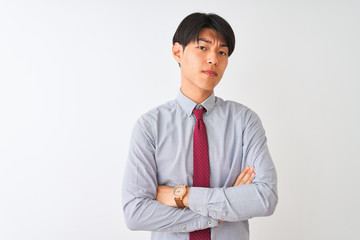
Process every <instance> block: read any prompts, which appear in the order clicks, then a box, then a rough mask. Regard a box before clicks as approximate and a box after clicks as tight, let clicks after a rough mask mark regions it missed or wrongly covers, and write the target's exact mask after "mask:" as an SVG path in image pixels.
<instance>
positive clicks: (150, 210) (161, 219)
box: [122, 118, 277, 232]
mask: <svg viewBox="0 0 360 240" xmlns="http://www.w3.org/2000/svg"><path fill="white" fill-rule="evenodd" d="M248 125H251V126H252V127H251V131H247V130H245V131H244V133H243V134H244V138H245V139H248V140H247V141H244V145H243V146H242V148H243V154H242V155H243V159H244V161H245V162H246V163H247V164H248V165H253V166H254V167H255V169H256V176H257V177H256V178H255V179H254V176H252V177H251V175H252V173H251V174H250V172H249V170H250V169H247V170H246V169H245V171H246V172H244V171H243V172H242V173H241V174H240V175H239V176H238V177H237V179H236V181H235V182H234V184H233V186H232V187H223V188H199V187H191V188H190V189H189V191H188V192H189V194H188V195H187V196H185V204H186V205H187V206H188V207H187V208H185V209H183V210H181V209H179V208H177V207H175V201H174V199H173V196H172V188H171V187H167V186H160V187H159V184H158V169H157V168H158V165H157V163H156V159H155V154H154V153H155V145H154V143H153V141H152V139H151V138H149V136H151V133H150V132H148V129H150V128H149V127H148V126H142V125H137V126H136V127H135V128H134V131H133V135H132V140H131V145H130V152H129V161H128V163H127V167H126V170H125V175H124V181H123V188H122V191H123V194H122V195H123V198H122V202H123V209H124V216H125V221H126V224H127V226H128V228H130V229H131V230H148V231H164V232H165V231H166V232H184V231H186V232H191V231H195V230H199V229H204V228H208V227H215V226H217V225H218V224H219V222H220V221H219V220H222V221H229V222H238V221H243V220H247V219H249V218H252V217H257V216H268V215H271V214H272V213H273V211H274V210H275V207H276V204H277V190H276V182H277V178H276V171H275V167H274V164H273V162H272V160H271V157H270V155H269V152H268V149H267V145H266V138H265V135H264V131H263V129H262V126H261V123H260V121H258V120H257V118H255V119H254V120H253V121H249V123H248ZM252 171H254V169H253V170H252ZM249 174H250V179H251V180H250V181H249ZM250 183H251V184H250ZM169 206H173V207H169Z"/></svg>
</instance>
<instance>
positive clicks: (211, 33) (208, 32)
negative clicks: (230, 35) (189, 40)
mask: <svg viewBox="0 0 360 240" xmlns="http://www.w3.org/2000/svg"><path fill="white" fill-rule="evenodd" d="M201 38H202V39H207V40H210V41H212V42H218V44H221V45H223V44H226V41H225V38H224V37H223V35H222V34H221V33H219V32H217V31H215V30H214V29H210V28H203V29H201V30H200V32H199V36H198V40H200V39H201Z"/></svg>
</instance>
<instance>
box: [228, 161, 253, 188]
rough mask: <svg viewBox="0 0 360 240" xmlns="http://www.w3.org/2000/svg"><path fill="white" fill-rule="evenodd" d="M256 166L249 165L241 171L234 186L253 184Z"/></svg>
mask: <svg viewBox="0 0 360 240" xmlns="http://www.w3.org/2000/svg"><path fill="white" fill-rule="evenodd" d="M254 171H255V167H254V166H252V167H251V168H250V167H249V166H247V167H246V168H244V170H243V171H242V172H241V173H240V175H239V176H238V177H237V179H236V181H235V183H234V185H233V187H235V186H239V185H244V184H251V183H252V181H253V179H254V177H255V172H254Z"/></svg>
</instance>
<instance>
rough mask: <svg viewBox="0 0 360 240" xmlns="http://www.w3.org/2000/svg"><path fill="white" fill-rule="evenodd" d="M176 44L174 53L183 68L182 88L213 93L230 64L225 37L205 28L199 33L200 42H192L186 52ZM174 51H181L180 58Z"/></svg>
mask: <svg viewBox="0 0 360 240" xmlns="http://www.w3.org/2000/svg"><path fill="white" fill-rule="evenodd" d="M176 44H178V43H176ZM176 44H175V45H174V46H173V53H174V58H175V59H176V60H177V62H179V63H180V66H181V85H182V88H188V89H189V88H191V90H192V91H195V92H212V91H213V90H214V88H215V86H216V85H217V84H218V83H219V82H220V80H221V78H222V76H223V73H224V71H225V69H226V66H227V64H228V47H227V46H226V42H225V41H224V39H223V37H222V36H220V35H219V34H218V33H217V32H216V31H215V30H213V29H209V28H204V29H202V30H201V31H200V33H199V42H197V41H193V42H190V43H189V44H188V45H187V46H186V48H185V50H183V48H182V46H181V45H180V44H178V46H176ZM179 46H180V47H179ZM174 49H175V50H176V49H179V51H178V53H179V57H178V58H177V57H176V56H175V52H174Z"/></svg>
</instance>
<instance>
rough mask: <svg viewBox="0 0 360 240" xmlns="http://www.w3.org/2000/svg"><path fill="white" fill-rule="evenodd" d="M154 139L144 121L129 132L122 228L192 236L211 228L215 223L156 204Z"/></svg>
mask: <svg viewBox="0 0 360 240" xmlns="http://www.w3.org/2000/svg"><path fill="white" fill-rule="evenodd" d="M154 141H155V139H154V138H153V137H152V135H151V133H150V131H149V126H146V125H145V124H144V121H142V122H140V121H137V123H136V124H135V127H134V129H133V132H132V137H131V141H130V149H129V155H128V161H127V164H126V168H125V174H124V179H123V184H122V204H123V211H124V217H125V222H126V225H127V227H128V228H129V229H131V230H148V231H164V232H165V231H166V232H192V231H195V230H199V229H205V228H209V227H215V226H217V225H218V220H216V219H214V218H212V217H209V216H202V215H200V214H197V213H195V212H193V211H191V210H190V209H189V208H185V209H183V210H181V209H179V208H174V207H168V206H165V205H163V204H161V203H160V202H158V201H156V194H157V185H158V184H157V169H156V161H155V144H154Z"/></svg>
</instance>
